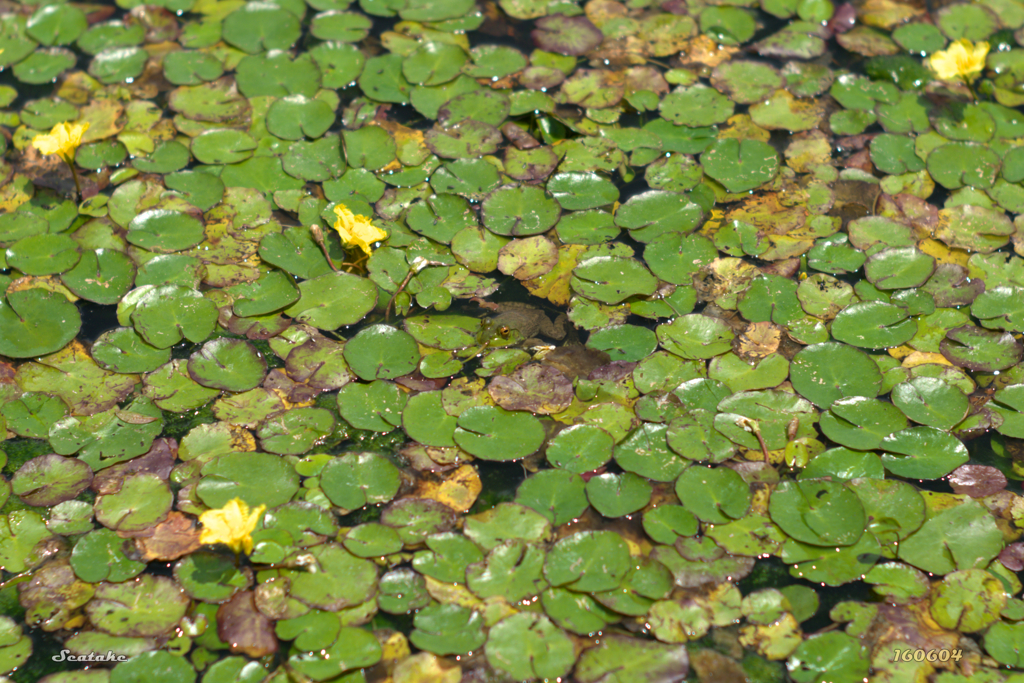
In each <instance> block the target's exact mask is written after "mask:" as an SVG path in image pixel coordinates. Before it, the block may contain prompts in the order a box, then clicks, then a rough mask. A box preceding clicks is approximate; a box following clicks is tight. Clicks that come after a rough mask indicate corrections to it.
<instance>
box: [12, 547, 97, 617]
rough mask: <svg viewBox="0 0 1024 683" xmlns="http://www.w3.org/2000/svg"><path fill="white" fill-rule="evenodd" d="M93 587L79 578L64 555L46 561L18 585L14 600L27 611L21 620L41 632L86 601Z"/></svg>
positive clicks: (70, 613)
mask: <svg viewBox="0 0 1024 683" xmlns="http://www.w3.org/2000/svg"><path fill="white" fill-rule="evenodd" d="M94 593H95V590H94V589H93V586H92V584H89V583H85V582H84V581H80V580H79V579H78V577H77V576H75V572H74V571H72V569H71V565H70V564H69V563H68V559H67V558H60V559H56V560H54V561H52V562H48V563H46V564H45V565H43V566H42V567H40V568H39V569H37V570H36V572H35V573H34V574H33V575H32V580H31V581H28V582H27V583H22V584H19V585H18V599H19V600H20V601H21V606H22V607H24V608H25V609H26V610H27V611H26V613H25V621H26V622H27V623H28V624H31V625H32V626H40V627H42V629H43V630H44V631H58V630H60V629H62V628H64V627H65V624H67V622H68V621H69V620H71V619H72V618H73V613H74V612H75V611H76V610H78V608H80V607H81V606H82V605H84V604H85V603H87V602H89V600H91V599H92V596H93V595H94Z"/></svg>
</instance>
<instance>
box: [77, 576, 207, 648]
mask: <svg viewBox="0 0 1024 683" xmlns="http://www.w3.org/2000/svg"><path fill="white" fill-rule="evenodd" d="M188 605H189V599H188V596H186V595H185V594H184V593H183V592H182V591H181V588H180V587H179V586H178V585H177V584H176V583H175V582H174V581H172V580H171V579H169V578H166V577H162V576H150V575H142V576H140V577H138V579H137V580H136V581H133V582H130V583H101V584H98V585H97V586H96V596H95V597H94V598H93V599H92V600H91V601H90V602H89V603H88V604H87V605H86V606H85V611H86V613H87V614H88V615H89V619H90V620H91V621H92V623H93V624H95V625H96V626H97V627H98V628H100V629H101V630H103V631H106V632H107V633H109V634H111V635H115V636H161V635H165V634H169V633H170V632H171V631H173V629H174V627H175V625H176V624H177V623H178V621H179V620H180V619H181V618H182V617H183V616H185V611H186V610H187V609H188Z"/></svg>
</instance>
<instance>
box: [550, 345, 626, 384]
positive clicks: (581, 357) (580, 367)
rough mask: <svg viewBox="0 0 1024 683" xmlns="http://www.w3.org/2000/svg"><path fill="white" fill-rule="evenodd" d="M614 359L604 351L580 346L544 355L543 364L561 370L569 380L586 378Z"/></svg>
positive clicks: (560, 349)
mask: <svg viewBox="0 0 1024 683" xmlns="http://www.w3.org/2000/svg"><path fill="white" fill-rule="evenodd" d="M611 360H612V357H611V356H609V355H608V354H607V353H605V352H604V351H600V350H598V349H591V348H588V347H586V346H580V345H579V344H570V345H566V346H559V347H558V348H556V349H554V350H552V351H551V352H550V353H547V354H545V355H544V358H543V359H541V362H542V363H544V364H545V365H550V366H552V367H554V368H556V369H557V370H559V371H560V372H561V373H562V374H563V375H565V376H566V377H569V378H573V379H574V378H576V377H586V376H588V375H589V374H590V373H591V372H593V371H594V369H595V368H598V367H600V366H602V365H606V364H607V363H610V362H611Z"/></svg>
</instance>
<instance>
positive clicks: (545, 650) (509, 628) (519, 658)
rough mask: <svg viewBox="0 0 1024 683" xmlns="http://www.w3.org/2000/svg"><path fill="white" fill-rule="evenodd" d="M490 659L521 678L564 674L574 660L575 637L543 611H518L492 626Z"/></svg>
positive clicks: (487, 649) (488, 649)
mask: <svg viewBox="0 0 1024 683" xmlns="http://www.w3.org/2000/svg"><path fill="white" fill-rule="evenodd" d="M484 652H485V654H486V655H487V661H488V662H489V663H490V664H491V666H493V667H495V668H496V669H498V670H499V671H504V672H506V673H508V674H509V675H511V676H513V677H514V678H517V679H519V680H525V679H529V678H557V677H560V676H564V675H565V674H567V673H568V672H569V669H571V668H572V665H573V663H574V662H575V659H576V657H575V652H574V651H573V647H572V640H571V639H570V638H569V636H567V635H566V634H565V633H563V632H562V631H561V630H560V629H559V628H558V627H557V626H555V625H554V624H553V623H551V621H550V620H549V619H548V618H547V617H545V616H544V615H543V614H529V613H525V612H522V613H519V614H514V615H512V616H510V617H507V618H505V619H502V620H501V621H500V622H498V623H497V624H495V625H494V626H492V627H491V629H490V631H489V632H488V635H487V644H486V645H485V646H484Z"/></svg>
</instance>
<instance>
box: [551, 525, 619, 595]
mask: <svg viewBox="0 0 1024 683" xmlns="http://www.w3.org/2000/svg"><path fill="white" fill-rule="evenodd" d="M629 568H630V559H629V550H628V549H627V547H626V544H625V542H624V541H623V540H622V539H621V538H620V537H619V535H618V534H616V533H614V532H610V531H581V532H578V533H575V534H573V535H571V536H567V537H566V538H563V539H562V540H560V541H558V542H557V543H555V544H554V545H553V546H552V547H551V550H550V551H549V552H548V556H547V559H546V560H545V562H544V576H545V578H546V579H547V580H548V581H549V582H550V583H551V585H552V586H564V587H566V588H568V589H570V590H574V591H578V592H594V591H605V590H612V589H614V588H617V587H618V586H619V584H620V583H621V582H622V580H623V578H624V577H625V575H626V573H627V572H628V571H629Z"/></svg>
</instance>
